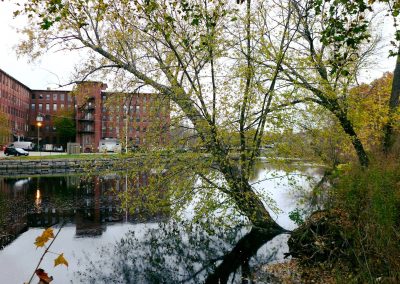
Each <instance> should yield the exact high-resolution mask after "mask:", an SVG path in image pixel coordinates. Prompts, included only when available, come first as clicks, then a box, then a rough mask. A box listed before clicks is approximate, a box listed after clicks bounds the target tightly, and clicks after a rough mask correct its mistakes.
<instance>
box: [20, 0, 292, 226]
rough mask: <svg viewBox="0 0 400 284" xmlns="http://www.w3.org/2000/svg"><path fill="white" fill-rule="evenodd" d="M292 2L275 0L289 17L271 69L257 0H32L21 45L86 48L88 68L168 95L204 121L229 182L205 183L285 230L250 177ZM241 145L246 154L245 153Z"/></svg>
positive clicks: (195, 121)
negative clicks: (235, 139)
mask: <svg viewBox="0 0 400 284" xmlns="http://www.w3.org/2000/svg"><path fill="white" fill-rule="evenodd" d="M284 6H285V7H288V10H287V9H283V7H284ZM291 6H292V5H290V4H289V3H283V4H282V7H280V6H277V7H275V8H274V7H272V6H271V7H270V8H271V9H272V10H274V11H272V10H271V11H270V12H273V13H276V16H277V18H279V20H280V21H281V22H283V23H286V24H284V25H283V26H282V27H277V28H275V29H277V30H280V32H281V33H280V36H279V38H277V40H278V41H279V42H280V44H279V46H278V47H277V48H276V50H275V52H276V53H277V54H280V55H281V59H280V60H277V61H276V62H274V63H273V66H274V67H273V68H272V69H271V70H272V71H271V72H264V71H260V69H259V66H257V65H256V64H254V58H253V54H254V48H255V45H256V44H257V43H258V42H260V41H261V40H262V37H263V36H264V35H262V34H260V33H258V32H257V27H256V26H255V25H254V23H252V18H253V15H254V12H255V11H256V10H257V9H259V8H263V7H262V6H260V5H259V4H258V3H251V1H250V0H248V1H246V3H245V4H244V5H238V4H237V3H236V1H222V0H220V1H205V0H194V1H152V0H143V1H126V0H117V1H104V0H85V1H83V0H72V1H61V0H55V1H36V0H32V1H28V2H27V4H26V5H25V6H24V8H23V10H22V12H23V13H25V14H27V15H28V17H29V18H30V20H31V23H30V26H29V27H28V28H27V30H26V31H27V34H28V35H29V39H28V40H27V41H26V42H24V43H23V44H22V45H21V49H20V51H22V52H25V53H30V54H32V55H38V54H40V53H43V52H45V50H46V49H44V47H51V46H54V45H56V46H58V47H61V48H63V49H71V50H72V49H86V50H87V51H88V61H87V62H85V63H87V64H86V66H84V67H83V68H82V70H84V71H87V72H86V73H85V74H84V75H83V76H87V74H88V73H90V74H91V73H92V72H94V71H98V70H102V69H107V70H110V69H111V70H118V72H121V73H120V75H122V76H123V78H125V79H126V80H129V81H130V82H136V83H137V84H139V85H144V86H149V87H151V88H152V89H153V91H154V92H155V93H158V94H159V96H166V97H168V98H169V99H170V100H171V101H172V102H173V103H174V104H175V106H176V107H177V110H179V111H180V112H182V113H183V114H184V115H185V116H186V117H187V118H188V120H189V121H190V123H191V125H192V126H193V127H194V129H195V131H196V133H197V135H198V136H199V138H200V140H201V142H202V147H204V148H205V149H206V150H207V152H208V153H210V154H211V157H212V166H213V167H214V168H217V169H218V171H219V172H220V173H221V174H222V177H223V179H224V185H223V186H221V185H220V184H217V183H216V182H215V181H213V180H211V179H209V178H208V177H207V176H205V175H201V177H202V179H203V181H204V182H208V183H210V184H211V185H212V186H214V187H215V188H218V189H220V190H221V191H222V192H223V193H224V194H225V195H226V196H227V197H228V199H229V200H231V201H233V203H234V205H235V206H236V208H237V209H238V210H239V211H240V212H241V213H242V214H244V215H245V216H247V218H248V219H249V221H250V222H251V223H252V224H253V225H255V226H260V227H264V228H269V229H271V230H280V227H279V226H278V225H277V224H276V223H275V222H274V220H273V219H272V218H271V216H270V214H269V213H268V211H267V210H266V207H265V204H264V203H263V201H262V200H261V199H260V196H259V195H258V194H257V193H256V192H255V191H254V190H253V188H252V186H251V184H250V182H249V177H250V174H251V172H252V169H253V167H254V163H255V161H256V158H257V157H258V156H259V154H260V153H259V147H260V144H261V142H262V137H263V136H264V130H265V127H266V125H267V121H268V118H269V114H270V112H271V106H272V105H273V103H274V96H273V94H274V93H275V92H277V90H276V86H277V84H276V79H277V76H278V73H279V70H280V69H281V66H282V61H283V58H284V55H285V52H286V51H287V48H288V45H289V42H290V41H291V39H292V37H293V34H294V33H295V32H296V29H295V28H294V29H292V28H291V29H289V26H290V25H289V22H290V21H292V19H291V16H292V8H291ZM260 20H261V19H260ZM272 21H273V20H272ZM272 21H271V24H272ZM265 27H266V28H269V27H268V26H266V25H265ZM125 91H126V90H125ZM282 92H286V90H283V91H282ZM221 129H224V131H220V130H221ZM227 130H228V131H227ZM231 131H235V132H237V133H238V136H239V141H240V142H239V148H235V149H232V147H230V146H229V145H227V144H226V141H227V139H225V138H224V137H223V136H224V135H223V134H224V133H231ZM249 131H251V137H252V138H251V139H248V137H249V135H247V132H249ZM232 150H234V151H238V152H239V160H238V161H237V160H235V159H232V157H231V155H230V154H231V151H232Z"/></svg>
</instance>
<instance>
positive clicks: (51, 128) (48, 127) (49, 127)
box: [30, 124, 57, 132]
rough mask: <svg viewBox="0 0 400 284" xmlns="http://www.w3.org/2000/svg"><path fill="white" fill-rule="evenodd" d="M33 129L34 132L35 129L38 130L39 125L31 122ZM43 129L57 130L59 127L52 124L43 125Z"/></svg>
mask: <svg viewBox="0 0 400 284" xmlns="http://www.w3.org/2000/svg"><path fill="white" fill-rule="evenodd" d="M30 128H31V131H32V132H33V131H37V126H36V125H34V124H31V127H30ZM43 129H44V130H45V131H47V132H48V131H56V130H57V128H56V127H55V126H51V125H45V126H44V127H43Z"/></svg>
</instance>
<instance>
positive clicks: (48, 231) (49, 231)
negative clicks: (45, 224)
mask: <svg viewBox="0 0 400 284" xmlns="http://www.w3.org/2000/svg"><path fill="white" fill-rule="evenodd" d="M42 236H43V237H46V238H47V239H50V238H54V233H53V228H48V229H46V230H45V231H44V232H43V233H42Z"/></svg>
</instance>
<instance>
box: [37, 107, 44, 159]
mask: <svg viewBox="0 0 400 284" xmlns="http://www.w3.org/2000/svg"><path fill="white" fill-rule="evenodd" d="M42 121H43V117H42V116H40V115H38V116H37V117H36V122H37V123H36V126H37V144H38V151H39V156H41V155H42V153H41V152H40V144H39V143H40V142H39V141H40V127H42V125H43V124H42Z"/></svg>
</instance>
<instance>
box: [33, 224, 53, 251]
mask: <svg viewBox="0 0 400 284" xmlns="http://www.w3.org/2000/svg"><path fill="white" fill-rule="evenodd" d="M50 238H54V233H53V229H52V228H48V229H46V230H44V231H43V233H42V235H41V236H39V237H37V238H36V241H35V245H36V246H37V247H44V244H45V243H47V242H48V240H50Z"/></svg>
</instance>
